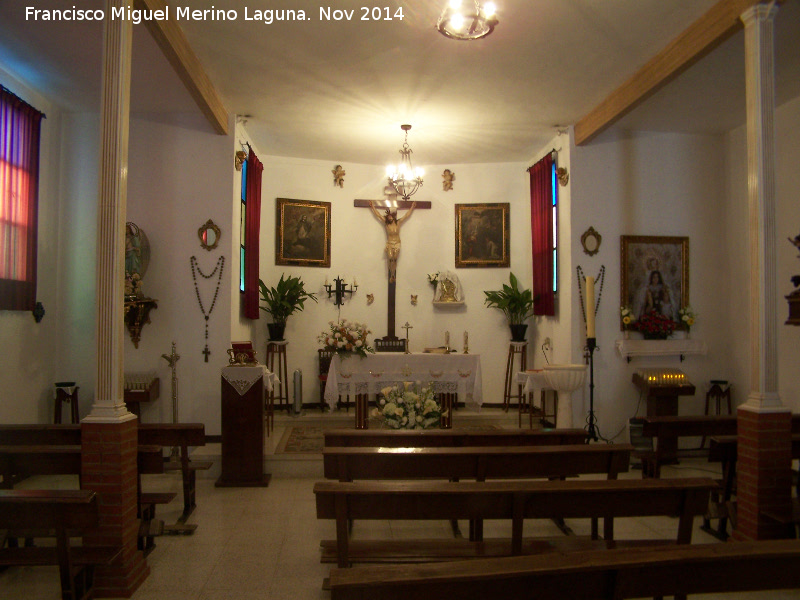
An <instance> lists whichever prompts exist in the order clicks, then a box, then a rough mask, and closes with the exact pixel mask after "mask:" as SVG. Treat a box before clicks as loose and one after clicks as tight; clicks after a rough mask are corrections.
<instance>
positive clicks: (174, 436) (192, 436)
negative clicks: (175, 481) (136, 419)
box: [139, 423, 213, 523]
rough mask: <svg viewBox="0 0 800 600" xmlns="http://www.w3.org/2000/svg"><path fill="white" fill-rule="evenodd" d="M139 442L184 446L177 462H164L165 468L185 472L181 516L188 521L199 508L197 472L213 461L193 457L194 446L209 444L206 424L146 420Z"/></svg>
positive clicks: (180, 519)
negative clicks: (191, 457)
mask: <svg viewBox="0 0 800 600" xmlns="http://www.w3.org/2000/svg"><path fill="white" fill-rule="evenodd" d="M139 443H140V444H156V445H159V446H162V447H165V448H171V447H180V456H179V457H178V460H177V461H170V462H168V463H167V464H166V465H164V470H165V471H178V470H180V472H181V478H182V481H183V514H182V515H181V516H180V518H179V519H178V522H179V523H185V522H186V519H188V518H189V515H191V514H192V512H193V511H194V509H195V508H196V507H197V477H196V473H197V471H202V470H207V469H210V468H211V465H212V464H213V463H212V462H211V461H200V460H190V459H189V447H190V446H205V444H206V431H205V425H203V424H202V423H145V424H141V425H139Z"/></svg>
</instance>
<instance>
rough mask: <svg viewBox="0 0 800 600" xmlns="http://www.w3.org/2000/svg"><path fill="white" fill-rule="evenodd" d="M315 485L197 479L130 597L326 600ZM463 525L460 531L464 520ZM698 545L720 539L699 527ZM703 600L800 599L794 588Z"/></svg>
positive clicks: (174, 508)
mask: <svg viewBox="0 0 800 600" xmlns="http://www.w3.org/2000/svg"><path fill="white" fill-rule="evenodd" d="M277 429H278V427H276V430H277ZM277 433H278V431H276V434H277ZM277 439H280V436H279V435H275V436H273V440H277ZM312 468H313V467H312ZM709 468H710V466H709V465H708V463H706V462H705V460H704V459H685V460H683V461H682V463H681V465H679V466H676V467H666V468H665V469H664V472H663V476H664V477H676V476H677V477H690V476H708V475H712V476H713V475H714V473H713V472H712V473H709ZM303 470H304V469H300V471H301V472H302V471H303ZM320 471H321V468H320ZM712 471H713V468H712ZM628 476H629V477H634V478H638V477H639V476H640V473H639V472H638V471H632V472H631V473H629V474H628ZM318 478H319V477H317V476H315V475H313V474H312V475H306V476H301V477H292V476H289V475H281V476H275V475H273V478H272V481H271V483H270V485H269V487H268V488H215V487H214V480H213V479H202V480H199V481H198V493H197V498H198V502H197V504H198V506H197V509H196V510H195V512H194V513H193V514H192V516H191V518H190V522H191V523H196V524H197V525H198V527H197V531H196V532H195V533H194V534H193V535H189V536H180V537H169V536H165V537H161V538H158V539H157V547H156V548H155V550H154V551H153V552H152V553H151V554H150V555H149V557H148V558H147V562H148V564H149V565H150V569H151V573H150V576H149V577H148V578H147V580H146V581H145V582H144V583H143V585H142V586H141V587H140V588H139V589H138V590H137V591H136V593H135V594H134V595H133V600H156V599H157V600H223V599H224V600H256V599H258V600H272V599H286V600H289V599H291V600H313V599H317V598H322V599H328V598H329V597H330V594H329V593H328V592H325V591H323V590H322V580H323V578H324V577H326V576H327V574H328V572H329V569H330V565H327V564H325V565H323V564H321V563H320V561H319V541H320V540H321V539H333V538H334V537H335V530H334V524H333V522H320V521H317V519H316V517H315V506H314V495H313V493H312V488H313V485H314V482H315V481H316V480H317V479H318ZM30 483H33V484H35V482H30ZM61 483H62V485H66V486H69V485H72V484H73V482H70V481H61ZM145 487H146V488H147V489H151V490H172V491H176V492H179V491H180V489H179V488H180V480H179V477H178V476H177V475H175V474H168V475H158V476H148V477H146V480H145ZM180 502H181V500H180V494H178V498H177V499H176V500H175V501H174V502H173V503H172V504H170V505H169V506H167V507H166V508H165V509H160V510H159V518H162V519H164V521H165V522H167V523H169V522H172V521H174V520H175V519H176V518H177V517H178V516H179V514H180V510H181V504H180ZM568 524H569V525H571V527H572V528H573V530H574V531H575V532H576V533H577V534H584V533H587V532H588V523H582V522H577V521H576V522H571V523H568ZM698 526H699V521H698ZM461 527H462V530H465V529H466V523H463V524H462V525H461ZM525 527H526V529H525V533H526V535H538V534H540V535H547V536H555V535H559V531H558V530H557V529H556V528H555V526H554V525H553V524H552V523H550V522H549V521H531V522H528V523H526V526H525ZM676 527H677V521H676V520H674V519H668V518H648V519H621V520H618V521H617V522H616V523H615V532H616V534H617V536H618V537H620V538H624V537H627V536H629V535H630V536H637V537H653V538H656V537H665V536H674V535H675V533H676ZM501 534H503V535H509V534H510V526H505V524H499V523H496V522H487V523H486V529H485V535H486V536H487V537H492V536H494V535H501ZM421 535H424V536H426V537H434V536H441V537H448V536H450V535H452V534H451V533H450V528H449V524H447V523H444V522H442V523H438V522H435V523H424V524H419V523H412V522H391V523H390V522H388V521H386V522H373V523H368V522H358V523H356V524H355V528H354V537H357V538H399V537H403V536H408V537H419V536H421ZM694 540H695V542H696V543H714V542H716V540H715V539H714V538H713V537H711V536H709V535H707V534H705V533H704V532H702V531H700V530H699V529H697V528H695V531H694ZM693 597H694V596H693ZM697 597H701V596H697ZM702 597H703V598H754V599H755V598H759V599H765V600H766V599H770V600H780V599H785V598H795V599H800V590H798V591H789V592H762V593H753V594H739V595H735V596H734V595H724V596H702ZM0 598H2V599H4V600H5V599H9V600H10V599H15V598H23V599H26V600H39V599H42V600H51V599H52V600H58V598H60V593H59V584H58V574H57V570H56V569H55V568H42V567H38V568H14V569H9V570H6V571H5V572H3V573H0Z"/></svg>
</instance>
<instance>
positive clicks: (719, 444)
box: [701, 433, 800, 541]
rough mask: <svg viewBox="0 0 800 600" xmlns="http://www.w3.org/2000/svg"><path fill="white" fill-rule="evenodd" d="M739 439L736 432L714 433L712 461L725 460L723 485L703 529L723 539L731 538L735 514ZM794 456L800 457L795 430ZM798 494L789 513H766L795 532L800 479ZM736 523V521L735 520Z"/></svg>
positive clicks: (798, 520)
mask: <svg viewBox="0 0 800 600" xmlns="http://www.w3.org/2000/svg"><path fill="white" fill-rule="evenodd" d="M737 448H738V439H737V437H736V436H735V435H721V436H713V437H712V438H711V443H710V446H709V451H708V460H709V462H719V463H721V464H722V485H721V489H720V490H719V491H718V493H717V494H716V498H714V497H713V496H712V500H713V501H714V502H712V505H711V506H710V507H709V509H710V510H709V514H708V515H706V517H705V518H704V519H703V525H702V527H701V529H702V530H703V531H706V532H707V533H709V534H711V535H713V536H714V537H716V538H718V539H720V540H723V541H725V540H727V539H728V531H727V529H728V520H729V519H730V518H731V517H732V516H734V515H733V514H732V498H733V492H734V487H735V483H736V462H737V461H736V459H737ZM792 459H800V434H797V433H794V434H792ZM795 493H796V497H795V498H793V499H792V508H791V510H790V511H788V512H787V513H786V514H778V513H775V512H769V513H765V514H766V515H767V516H768V517H769V518H771V519H773V520H774V521H777V522H778V523H781V524H782V525H786V526H787V529H788V528H791V530H792V532H791V533H792V535H794V529H795V525H796V524H798V523H800V502H799V501H798V498H800V479H799V480H798V482H797V488H796V492H795ZM715 518H716V519H719V523H718V524H717V527H716V529H715V528H712V527H711V519H715ZM734 526H735V523H734Z"/></svg>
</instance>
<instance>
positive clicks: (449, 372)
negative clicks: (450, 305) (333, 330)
mask: <svg viewBox="0 0 800 600" xmlns="http://www.w3.org/2000/svg"><path fill="white" fill-rule="evenodd" d="M404 381H420V382H422V383H424V384H427V383H432V384H433V389H434V391H435V392H437V393H443V392H447V393H457V394H458V396H459V400H460V401H462V402H471V403H474V404H477V405H478V406H480V405H481V404H482V403H483V391H482V385H483V383H482V380H481V360H480V355H479V354H403V353H402V352H381V353H378V354H370V355H368V356H367V357H366V358H360V357H359V356H348V357H347V358H345V359H342V358H341V356H339V355H338V354H337V355H334V357H333V359H332V360H331V366H330V370H329V371H328V380H327V383H326V384H325V401H326V402H327V403H328V404H329V405H330V406H331V407H333V405H334V403H335V402H336V400H337V398H338V396H339V395H343V396H344V395H348V394H350V395H352V394H377V393H379V392H380V391H381V389H382V388H385V387H387V386H390V385H397V384H399V383H403V382H404Z"/></svg>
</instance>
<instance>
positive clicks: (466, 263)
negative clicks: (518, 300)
mask: <svg viewBox="0 0 800 600" xmlns="http://www.w3.org/2000/svg"><path fill="white" fill-rule="evenodd" d="M455 208H456V268H468V267H495V268H502V267H509V266H511V251H510V249H511V244H510V233H509V231H510V223H511V221H510V214H509V213H510V212H511V204H510V203H508V202H497V203H487V204H456V205H455Z"/></svg>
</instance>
